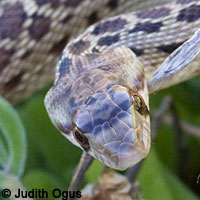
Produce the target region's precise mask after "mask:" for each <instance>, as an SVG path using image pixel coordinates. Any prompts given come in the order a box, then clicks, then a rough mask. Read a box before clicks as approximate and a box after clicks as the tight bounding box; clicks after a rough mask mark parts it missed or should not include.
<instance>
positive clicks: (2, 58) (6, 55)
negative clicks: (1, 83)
mask: <svg viewBox="0 0 200 200" xmlns="http://www.w3.org/2000/svg"><path fill="white" fill-rule="evenodd" d="M14 53H15V49H10V50H5V49H0V73H1V71H2V70H3V69H4V68H5V67H6V65H7V64H9V63H10V58H11V56H12V55H13V54H14Z"/></svg>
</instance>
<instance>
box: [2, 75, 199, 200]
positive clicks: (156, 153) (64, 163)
mask: <svg viewBox="0 0 200 200" xmlns="http://www.w3.org/2000/svg"><path fill="white" fill-rule="evenodd" d="M199 79H200V78H199V77H197V78H195V79H193V80H190V81H187V82H185V83H182V84H180V85H177V86H174V87H172V88H169V89H165V90H163V91H160V92H158V93H156V94H153V95H152V96H151V97H150V107H151V108H153V109H156V108H158V106H159V105H160V103H161V101H162V99H163V97H164V96H165V95H167V94H170V95H171V96H172V97H173V100H174V103H175V105H176V108H177V110H178V113H179V116H180V119H184V120H187V121H188V122H189V123H191V124H195V125H196V126H199V127H200V112H199V111H200V109H199V108H200V105H199V99H200V92H199V89H200V80H199ZM46 92H47V89H44V90H43V91H40V92H38V93H37V94H35V95H33V96H32V97H31V98H30V99H29V100H27V101H26V102H24V103H23V104H21V105H18V106H17V107H16V111H17V113H16V111H14V110H13V108H12V107H11V106H10V105H8V104H7V103H6V102H4V104H5V105H6V106H5V105H4V106H0V109H1V111H2V110H3V111H4V112H7V113H6V114H2V113H0V115H1V116H0V122H1V119H5V122H6V123H7V126H8V127H10V130H6V133H8V132H9V131H10V132H12V134H13V136H12V138H9V139H8V140H7V138H6V137H5V130H4V129H3V128H2V127H4V126H3V125H2V124H1V123H0V126H1V133H2V134H1V140H0V155H1V158H0V164H1V167H3V166H4V164H5V163H6V162H7V159H8V158H7V157H6V156H5V155H6V152H7V150H8V147H9V145H6V144H7V141H12V144H13V141H16V144H15V146H13V147H12V148H13V151H14V152H15V153H18V154H21V153H22V152H23V155H24V156H22V155H21V157H20V156H19V155H18V154H13V156H14V155H15V156H16V158H17V161H18V162H17V161H16V164H14V166H16V168H17V166H19V163H22V166H23V165H24V164H23V162H24V161H23V159H24V158H25V155H26V151H27V156H26V158H27V159H26V167H25V171H24V173H23V176H22V178H21V181H22V183H23V185H24V186H25V187H26V188H27V189H32V188H45V189H46V190H49V191H52V189H53V188H60V189H63V190H66V189H67V188H68V186H69V183H70V180H71V177H72V174H73V172H74V168H75V167H76V165H77V164H78V162H79V158H80V156H81V150H80V149H79V148H77V147H75V146H74V145H72V144H71V143H70V142H69V141H68V140H67V139H65V138H64V136H62V135H61V134H60V133H59V132H58V131H57V130H56V129H55V127H54V126H53V125H52V123H51V122H50V119H49V117H48V115H47V112H46V110H45V108H44V103H43V99H44V96H45V94H46ZM6 109H7V110H6ZM9 112H10V113H12V114H11V115H9ZM12 115H14V118H13V119H11V118H10V117H11V116H12ZM12 117H13V116H12ZM20 119H21V120H22V123H23V126H24V128H25V130H26V140H27V146H26V142H25V137H24V129H23V127H22V124H21V122H20ZM15 120H16V121H15ZM5 122H4V124H6V123H5ZM8 122H9V123H8ZM18 132H21V136H20V137H21V139H20V137H17V134H18ZM175 134H176V133H175V130H174V128H173V126H171V127H169V126H167V125H164V124H163V125H162V126H161V128H160V130H159V133H158V135H157V137H156V138H155V140H154V141H153V142H152V149H151V153H150V155H149V156H148V158H147V159H145V162H144V164H143V166H142V169H141V171H140V172H139V175H138V177H137V180H138V181H139V183H140V186H141V189H142V193H143V197H144V198H145V199H147V200H151V199H152V200H155V199H162V200H163V199H166V200H171V199H177V200H179V199H181V200H182V199H194V200H196V199H199V198H198V194H197V193H198V191H199V193H200V185H197V184H196V178H197V176H198V174H199V173H200V170H199V169H200V168H199V166H200V159H199V155H200V141H199V140H198V139H197V138H194V137H192V136H190V135H189V134H186V136H185V140H186V142H187V143H188V149H189V151H188V158H187V162H188V164H189V166H190V168H186V169H185V170H186V171H185V173H186V174H187V175H189V179H188V177H187V179H184V177H181V178H182V180H181V179H180V177H178V175H179V160H180V156H181V155H180V154H179V152H178V149H177V141H176V139H175V138H176V137H175ZM20 140H22V141H23V142H21V144H20ZM22 147H23V148H24V150H23V151H21V150H20V149H23V148H22ZM25 147H26V148H25ZM20 158H21V160H20ZM102 168H103V164H102V163H100V162H99V161H95V162H94V163H93V165H92V166H91V167H90V169H89V170H88V172H87V173H86V176H85V180H84V184H87V183H91V182H92V183H95V182H96V181H97V180H98V177H99V175H100V173H101V170H102ZM21 169H23V167H21ZM187 170H188V171H187ZM19 171H20V170H19ZM16 172H17V170H16V169H14V168H13V169H12V170H11V174H14V175H15V174H16ZM21 172H22V170H21ZM21 172H20V173H21ZM189 187H190V189H189ZM192 190H194V191H196V192H197V193H196V194H195V193H194V192H193V191H192ZM49 199H53V198H49Z"/></svg>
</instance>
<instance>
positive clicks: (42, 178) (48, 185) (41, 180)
mask: <svg viewBox="0 0 200 200" xmlns="http://www.w3.org/2000/svg"><path fill="white" fill-rule="evenodd" d="M22 182H23V184H24V185H25V186H26V188H27V190H28V191H30V190H32V189H33V188H37V189H44V190H46V191H48V199H49V200H51V199H52V200H53V199H55V198H54V197H53V196H52V191H53V190H54V189H55V188H59V189H60V190H66V189H67V186H63V184H61V183H60V182H59V180H58V178H57V177H55V176H54V175H52V174H50V173H48V172H44V171H42V170H33V171H29V173H27V174H26V176H25V177H24V178H23V180H22ZM37 199H38V200H39V199H40V198H37ZM41 199H44V198H41ZM60 199H61V198H60Z"/></svg>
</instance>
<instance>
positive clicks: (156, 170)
mask: <svg viewBox="0 0 200 200" xmlns="http://www.w3.org/2000/svg"><path fill="white" fill-rule="evenodd" d="M137 179H138V181H139V182H140V186H141V189H142V191H143V194H144V199H146V200H155V199H162V200H173V199H174V200H183V199H190V200H197V199H198V198H197V197H196V196H195V194H193V193H192V192H191V191H190V190H189V189H188V188H187V187H186V186H184V184H183V183H181V181H180V180H179V179H178V177H177V176H176V175H175V174H173V173H172V172H170V171H169V170H168V169H167V168H166V167H165V166H164V165H163V164H162V162H160V160H159V157H158V156H157V152H156V150H155V148H154V147H152V149H151V153H150V154H149V156H148V158H147V159H146V160H145V161H144V165H143V166H142V169H141V171H140V173H139V175H138V177H137Z"/></svg>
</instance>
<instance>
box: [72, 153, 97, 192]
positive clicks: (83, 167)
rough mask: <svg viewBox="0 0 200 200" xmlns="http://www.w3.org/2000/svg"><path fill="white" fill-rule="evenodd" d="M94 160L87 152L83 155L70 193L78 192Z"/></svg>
mask: <svg viewBox="0 0 200 200" xmlns="http://www.w3.org/2000/svg"><path fill="white" fill-rule="evenodd" d="M93 160H94V158H93V157H91V156H90V155H89V154H88V153H86V152H85V151H84V152H83V153H82V156H81V159H80V161H79V164H78V167H77V169H76V171H75V174H74V176H73V178H72V181H71V184H70V187H69V191H77V190H78V187H79V185H80V182H81V181H82V179H83V177H84V175H85V172H86V171H87V169H88V168H89V166H90V165H91V164H92V161H93Z"/></svg>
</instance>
